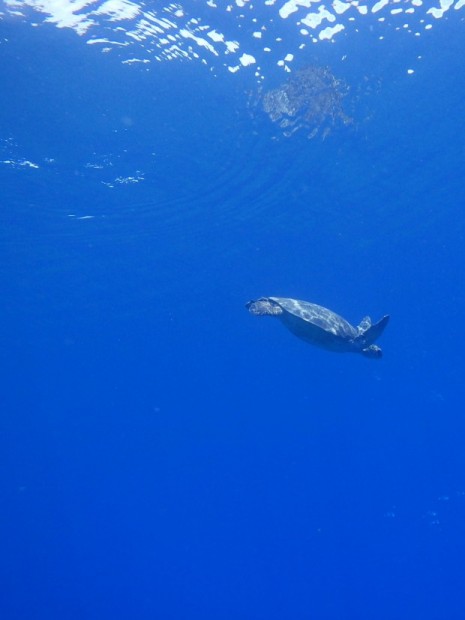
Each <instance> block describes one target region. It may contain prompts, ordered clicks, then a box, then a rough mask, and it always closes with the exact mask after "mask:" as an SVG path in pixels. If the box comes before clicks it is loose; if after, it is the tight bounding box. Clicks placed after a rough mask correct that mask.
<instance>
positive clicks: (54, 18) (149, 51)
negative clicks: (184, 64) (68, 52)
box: [4, 0, 465, 80]
mask: <svg viewBox="0 0 465 620" xmlns="http://www.w3.org/2000/svg"><path fill="white" fill-rule="evenodd" d="M4 7H5V9H4V14H5V15H8V16H10V17H14V19H22V20H25V21H28V22H29V23H30V24H31V26H40V25H41V23H51V24H55V26H56V27H58V28H70V29H72V30H74V31H75V32H76V34H77V35H79V36H80V37H83V38H84V39H85V40H86V43H89V44H91V45H97V44H100V45H101V46H102V47H101V51H102V52H110V51H111V50H112V49H118V50H119V53H120V55H121V54H122V51H123V49H124V48H126V49H127V50H128V53H127V56H126V58H122V62H124V63H126V64H139V63H144V64H146V63H149V62H150V61H152V60H155V61H158V62H166V61H186V60H194V61H200V62H201V63H203V64H205V65H207V66H208V67H209V68H210V69H211V70H212V71H214V72H217V71H218V70H220V69H223V70H227V71H228V72H229V73H237V72H238V71H239V70H243V71H251V72H252V73H253V74H255V75H256V77H257V78H258V79H259V80H261V79H263V75H262V73H261V71H257V65H259V66H262V65H263V62H262V61H264V60H265V56H271V60H272V63H271V64H270V65H267V66H272V64H273V61H274V63H275V66H276V65H278V66H279V67H281V68H282V69H283V70H284V71H286V72H289V71H290V70H291V69H290V67H289V62H290V61H288V60H285V59H286V58H287V57H288V56H292V57H293V60H294V59H295V60H296V61H297V60H298V59H299V50H301V49H303V44H302V40H301V37H302V36H303V37H306V38H307V41H308V40H309V41H311V42H312V43H320V44H321V42H328V41H330V42H334V41H335V40H337V39H338V38H339V37H344V36H347V33H348V32H351V31H353V29H354V27H355V29H356V30H358V31H359V32H360V31H362V29H363V27H366V28H367V29H370V30H371V29H373V27H374V26H373V20H372V19H370V17H372V16H374V15H376V19H377V21H376V28H377V29H378V32H377V38H378V39H379V40H382V39H383V38H384V32H383V30H384V29H395V30H398V31H399V32H405V34H406V35H407V36H415V37H419V36H422V35H424V34H425V32H427V31H429V30H430V29H431V28H432V25H433V24H435V23H437V22H438V21H440V20H441V19H442V18H444V17H446V16H447V15H449V16H450V14H451V11H452V9H454V12H457V11H460V10H461V9H463V8H464V7H465V0H429V1H428V2H427V3H426V2H423V0H402V1H400V0H376V1H375V2H374V3H370V2H365V3H364V2H362V1H361V0H327V1H326V2H322V0H265V2H264V3H260V9H259V10H256V9H255V5H254V3H253V2H252V1H251V0H230V2H229V3H221V2H218V1H217V0H205V1H204V2H201V1H200V0H196V1H195V2H194V1H193V0H190V2H188V1H186V2H183V3H182V4H180V3H179V2H166V3H165V2H163V0H161V1H160V2H157V3H156V4H155V5H154V3H144V2H140V1H139V2H137V1H132V0H4ZM154 7H155V8H154ZM405 15H408V16H409V23H406V20H405ZM280 20H285V21H286V28H285V29H284V28H283V32H282V33H281V32H280V31H279V21H280ZM400 20H402V21H400ZM270 26H272V27H273V32H276V34H277V36H276V35H275V36H274V41H275V42H274V43H272V42H271V41H270V39H266V41H264V43H265V44H266V46H265V47H263V48H262V49H261V50H259V49H257V45H258V42H259V40H263V39H264V38H265V36H266V34H267V28H269V27H270ZM292 27H295V30H296V31H295V34H296V36H292ZM299 39H300V40H299ZM252 67H253V68H252ZM257 74H258V75H257Z"/></svg>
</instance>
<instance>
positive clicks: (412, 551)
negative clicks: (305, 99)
mask: <svg viewBox="0 0 465 620" xmlns="http://www.w3.org/2000/svg"><path fill="white" fill-rule="evenodd" d="M441 21H442V23H441V25H440V27H438V28H436V29H434V30H433V31H432V32H431V33H429V34H428V37H427V38H426V37H423V38H422V39H421V40H416V39H413V38H412V39H405V38H401V36H400V35H397V34H396V33H392V34H391V38H390V39H389V38H388V40H387V41H385V42H384V44H383V45H380V42H379V41H378V40H377V39H375V37H374V36H371V34H370V32H369V31H366V32H360V33H359V35H358V36H357V37H351V38H348V39H344V40H342V41H341V42H337V43H336V44H334V45H331V44H329V43H328V44H321V45H318V46H315V48H314V49H312V50H311V52H310V51H309V52H308V53H307V55H306V56H305V55H303V56H302V58H301V59H300V63H301V65H302V66H303V65H304V64H305V63H306V62H310V63H312V64H316V65H325V66H326V65H327V66H329V67H330V68H331V70H332V72H333V73H334V74H335V75H337V76H338V77H340V78H342V79H344V80H345V81H346V82H347V83H348V84H349V85H350V86H351V93H350V95H349V96H348V98H347V104H348V106H349V107H350V109H349V112H350V113H351V115H352V116H353V117H354V124H353V125H352V126H350V127H347V128H339V129H337V130H335V131H333V132H332V133H331V135H330V136H328V137H327V138H326V139H325V140H323V139H321V137H316V138H315V139H313V140H308V139H307V137H306V136H305V134H304V133H296V134H295V135H294V136H292V138H289V139H285V138H283V137H279V136H278V134H277V128H276V126H275V125H273V124H272V123H271V122H270V121H269V119H268V118H267V117H266V116H265V115H263V114H260V113H259V112H253V113H252V112H251V110H250V109H248V107H247V100H248V98H249V94H250V92H251V91H253V89H254V88H255V86H254V82H253V80H250V78H248V77H247V76H246V75H242V73H240V74H238V75H233V76H232V75H228V74H227V73H225V74H221V75H218V76H217V77H214V76H213V75H211V74H210V73H209V72H208V70H207V69H206V68H205V67H203V66H202V65H200V64H193V63H181V62H179V63H178V62H174V63H164V64H158V65H153V66H151V67H150V68H149V70H146V67H145V66H128V65H123V64H121V61H120V59H119V58H118V56H117V55H116V54H115V55H102V54H101V53H100V52H98V51H97V50H96V49H95V48H94V47H91V46H85V45H83V44H82V42H81V41H79V39H78V38H77V37H76V35H75V33H73V32H70V31H67V30H59V29H55V28H54V27H53V26H51V25H47V24H43V25H42V26H41V27H39V28H32V27H31V26H30V25H28V24H25V23H22V22H21V23H20V22H10V21H7V20H5V21H4V22H0V32H1V38H2V44H1V45H0V52H1V61H0V74H1V84H2V88H1V89H0V138H1V147H0V148H1V153H0V159H2V160H3V163H2V164H0V183H1V210H0V217H1V228H0V235H1V238H0V249H1V250H0V251H1V262H0V290H1V291H2V304H1V305H0V329H1V342H2V346H1V347H0V364H1V377H2V379H1V390H0V407H1V426H0V464H1V466H0V494H1V495H0V497H1V510H0V532H1V539H2V543H1V554H0V582H1V584H2V586H1V594H0V614H1V617H2V618H5V619H8V620H9V619H11V620H13V619H28V618H31V619H32V618H34V619H35V618H47V619H49V620H51V619H55V618H57V619H58V618H60V619H61V618H86V619H87V618H88V619H101V618H141V619H145V618H157V619H160V620H171V619H181V618H182V619H187V618H189V619H190V618H192V619H194V618H201V619H204V620H206V619H210V618H212V619H213V618H215V619H216V618H220V619H237V618H244V619H253V620H259V619H263V620H268V619H274V618H293V619H296V620H298V619H310V618H315V619H328V620H329V619H331V620H332V619H338V620H339V619H343V620H345V619H348V620H349V619H359V620H361V619H371V618H377V619H378V620H384V619H386V620H387V619H394V618H396V619H404V618H405V619H407V618H409V619H410V618H419V617H421V618H424V619H427V620H430V619H431V620H432V619H438V620H439V619H441V620H442V619H448V620H454V619H459V618H464V617H465V593H464V587H463V582H464V578H463V575H464V569H465V562H464V551H465V549H464V547H465V538H464V535H465V469H464V467H465V451H464V436H465V419H464V402H465V399H464V396H465V388H464V381H463V375H464V372H463V369H464V365H463V351H464V349H465V336H464V330H463V317H464V314H465V300H464V295H463V285H464V274H463V271H464V260H465V246H464V231H465V214H464V202H465V186H464V182H463V179H464V162H465V117H464V115H463V103H464V92H465V72H464V69H465V54H464V53H463V51H464V44H463V41H464V38H463V32H462V31H463V24H462V23H461V22H459V21H458V20H452V19H451V20H446V19H443V20H441ZM345 54H347V56H348V61H347V62H345V63H342V62H341V60H340V58H341V57H342V56H343V55H345ZM419 54H421V55H422V58H423V60H422V62H421V63H419V64H418V66H417V67H416V70H415V73H414V75H408V74H407V73H406V70H405V62H406V58H414V57H416V56H417V55H419ZM271 79H275V84H279V83H280V80H282V74H279V75H278V74H276V76H274V78H273V76H272V78H271ZM22 158H27V160H29V161H31V162H36V163H37V164H38V165H39V167H38V168H33V167H30V166H27V165H21V164H18V165H11V164H6V163H5V162H12V161H13V160H15V161H17V162H18V161H21V159H22ZM138 175H139V177H140V178H139V181H140V182H137V183H135V182H124V181H121V179H125V178H128V177H129V176H132V177H137V176H138ZM115 179H120V181H119V182H116V181H115ZM80 218H84V219H80ZM261 295H277V296H288V297H295V298H299V299H307V300H309V301H313V302H315V303H319V304H322V305H324V306H327V307H329V308H331V309H333V310H335V311H336V312H339V313H340V314H342V315H343V316H345V317H346V318H347V319H348V320H350V321H351V322H352V323H354V324H357V323H358V322H359V320H360V319H361V318H362V317H363V316H364V315H366V314H370V315H371V316H372V318H373V319H375V320H377V319H379V318H380V317H381V316H382V315H383V314H390V315H391V322H390V324H389V326H388V328H387V329H386V332H385V333H384V335H383V337H382V339H381V341H380V344H381V346H382V347H383V351H384V357H383V359H382V360H381V361H379V362H377V361H373V360H368V359H365V358H363V357H361V356H356V355H336V354H331V353H328V352H326V351H320V350H318V349H316V348H312V347H310V346H308V345H306V344H305V343H303V342H300V341H299V340H297V339H296V338H294V337H293V336H292V335H291V334H290V333H289V332H287V330H285V329H284V328H283V327H282V326H281V325H279V324H278V323H277V322H275V321H272V320H271V319H266V318H264V319H256V318H255V317H252V316H250V315H249V314H248V313H247V311H246V309H245V307H244V304H245V302H246V301H247V300H249V299H253V298H256V297H259V296H261Z"/></svg>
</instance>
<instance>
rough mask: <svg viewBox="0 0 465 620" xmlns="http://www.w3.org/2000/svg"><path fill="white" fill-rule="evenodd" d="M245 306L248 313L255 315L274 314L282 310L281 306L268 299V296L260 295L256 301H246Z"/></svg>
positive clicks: (280, 312)
mask: <svg viewBox="0 0 465 620" xmlns="http://www.w3.org/2000/svg"><path fill="white" fill-rule="evenodd" d="M245 307H246V308H247V310H248V311H249V312H250V314H254V315H255V316H264V315H270V316H276V315H278V314H282V312H283V311H282V308H281V307H280V306H279V305H278V304H277V303H276V302H274V301H272V300H271V299H268V297H260V299H257V301H248V302H247V303H246V304H245Z"/></svg>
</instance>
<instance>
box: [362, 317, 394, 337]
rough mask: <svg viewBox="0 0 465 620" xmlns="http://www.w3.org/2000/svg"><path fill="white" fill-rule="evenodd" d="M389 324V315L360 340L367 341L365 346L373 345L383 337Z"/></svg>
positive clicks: (368, 330) (366, 332) (369, 329)
mask: <svg viewBox="0 0 465 620" xmlns="http://www.w3.org/2000/svg"><path fill="white" fill-rule="evenodd" d="M388 323H389V314H386V316H383V318H382V319H381V320H380V321H378V322H377V323H375V324H374V325H372V326H371V327H369V328H368V329H367V330H366V331H365V332H364V333H363V334H362V335H361V336H360V338H363V340H364V341H365V344H367V345H370V344H372V343H373V342H374V341H375V340H378V338H379V337H380V336H381V334H382V333H383V331H384V329H385V327H386V325H387V324H388Z"/></svg>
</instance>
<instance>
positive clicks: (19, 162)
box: [0, 159, 40, 169]
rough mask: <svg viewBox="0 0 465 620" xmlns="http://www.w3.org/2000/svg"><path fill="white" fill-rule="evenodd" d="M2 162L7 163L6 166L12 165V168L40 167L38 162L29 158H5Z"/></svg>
mask: <svg viewBox="0 0 465 620" xmlns="http://www.w3.org/2000/svg"><path fill="white" fill-rule="evenodd" d="M0 164H5V166H11V167H12V168H34V169H38V168H40V166H39V165H38V164H35V163H34V162H32V161H29V160H28V159H4V160H0Z"/></svg>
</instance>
